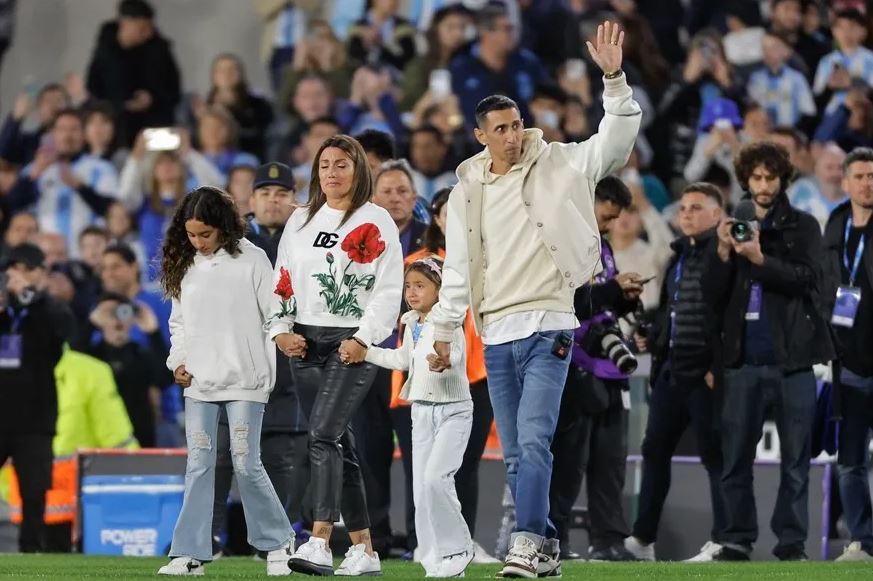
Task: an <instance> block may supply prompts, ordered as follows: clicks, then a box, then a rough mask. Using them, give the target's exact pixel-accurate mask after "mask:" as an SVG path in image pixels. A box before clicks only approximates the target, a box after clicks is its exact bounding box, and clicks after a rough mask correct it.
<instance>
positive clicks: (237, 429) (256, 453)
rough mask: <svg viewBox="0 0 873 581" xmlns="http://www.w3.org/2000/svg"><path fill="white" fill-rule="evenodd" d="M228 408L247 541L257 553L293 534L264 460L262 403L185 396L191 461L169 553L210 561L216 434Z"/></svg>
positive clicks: (286, 540)
mask: <svg viewBox="0 0 873 581" xmlns="http://www.w3.org/2000/svg"><path fill="white" fill-rule="evenodd" d="M222 406H224V408H225V409H226V410H227V420H228V423H229V424H230V452H231V458H232V460H233V471H234V473H235V474H236V481H237V485H238V486H239V492H240V497H242V503H243V511H244V512H245V515H246V527H247V528H248V541H249V544H250V545H252V546H253V547H254V548H256V549H258V550H259V551H272V550H275V549H280V548H282V547H284V546H285V545H287V544H288V543H289V542H291V540H292V538H293V533H292V531H291V523H289V522H288V516H287V515H286V514H285V508H284V507H283V506H282V503H281V502H280V501H279V497H278V496H276V491H275V490H274V489H273V485H272V484H271V483H270V479H269V478H268V477H267V472H266V471H265V470H264V465H263V464H261V423H262V421H263V418H264V407H265V406H264V404H262V403H258V402H253V401H226V402H205V401H199V400H195V399H191V398H189V397H186V398H185V437H186V440H187V442H188V463H187V466H186V467H185V497H184V500H183V501H182V511H181V512H180V513H179V520H177V521H176V528H175V529H174V530H173V545H172V547H170V557H193V558H195V559H197V560H198V561H204V562H205V561H211V560H212V504H213V499H214V496H215V438H216V434H217V433H218V414H219V411H220V410H221V407H222Z"/></svg>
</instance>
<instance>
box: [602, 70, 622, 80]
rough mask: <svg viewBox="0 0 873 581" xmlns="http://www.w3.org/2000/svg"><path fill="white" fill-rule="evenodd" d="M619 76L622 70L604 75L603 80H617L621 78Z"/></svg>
mask: <svg viewBox="0 0 873 581" xmlns="http://www.w3.org/2000/svg"><path fill="white" fill-rule="evenodd" d="M621 74H622V70H621V69H618V70H615V71H612V72H611V73H604V74H603V78H604V79H617V78H618V77H620V76H621Z"/></svg>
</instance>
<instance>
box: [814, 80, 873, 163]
mask: <svg viewBox="0 0 873 581" xmlns="http://www.w3.org/2000/svg"><path fill="white" fill-rule="evenodd" d="M813 140H814V141H815V142H816V143H827V142H829V141H833V142H835V143H836V144H837V145H839V146H840V147H841V148H843V150H844V151H851V150H852V149H854V148H856V147H869V146H870V145H873V103H871V101H870V96H869V92H868V90H867V88H866V87H853V88H851V89H849V91H848V92H847V93H846V99H845V101H843V102H842V103H841V104H840V105H839V106H838V107H837V108H836V109H835V110H834V111H831V112H829V113H826V114H825V115H824V118H823V119H822V120H821V124H820V125H819V126H818V129H816V131H815V135H814V136H813Z"/></svg>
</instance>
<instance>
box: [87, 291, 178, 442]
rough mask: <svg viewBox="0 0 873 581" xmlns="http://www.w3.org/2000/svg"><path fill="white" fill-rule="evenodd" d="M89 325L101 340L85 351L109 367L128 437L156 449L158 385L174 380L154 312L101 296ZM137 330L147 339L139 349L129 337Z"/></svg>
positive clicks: (114, 296) (116, 297)
mask: <svg viewBox="0 0 873 581" xmlns="http://www.w3.org/2000/svg"><path fill="white" fill-rule="evenodd" d="M90 321H91V324H93V325H94V327H95V328H96V329H97V330H99V331H100V341H99V342H98V343H97V344H96V345H94V346H91V347H89V348H88V353H89V354H90V355H92V356H94V357H96V358H97V359H100V360H101V361H104V362H106V363H108V364H109V366H110V367H112V374H113V375H114V377H115V383H116V384H117V386H118V393H119V395H120V396H121V399H122V400H123V401H124V406H125V407H126V408H127V414H128V415H129V416H130V421H131V423H132V424H133V435H134V437H135V438H136V440H137V441H138V442H139V444H140V446H142V447H143V448H153V447H155V426H156V418H160V416H161V387H164V386H167V385H169V384H171V383H172V382H173V380H172V378H171V377H170V376H169V374H168V373H167V370H166V369H165V367H164V365H163V362H164V361H165V360H166V359H167V353H168V347H167V344H166V343H165V342H164V337H163V335H162V334H161V328H160V326H159V325H158V319H157V317H156V316H155V313H154V311H152V310H151V308H149V306H148V305H146V304H145V303H140V302H134V301H131V300H130V299H129V298H127V297H126V296H124V295H122V294H119V293H113V292H104V293H103V294H102V295H101V296H100V297H99V298H98V299H97V307H96V308H95V309H94V310H93V311H92V312H91V315H90ZM134 325H135V326H136V327H138V328H139V329H140V330H141V331H142V333H143V334H144V335H145V337H146V339H147V343H146V344H145V345H142V344H140V343H138V342H136V341H134V340H132V339H131V336H130V334H131V329H132V328H133V327H134Z"/></svg>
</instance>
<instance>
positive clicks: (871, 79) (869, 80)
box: [812, 10, 873, 114]
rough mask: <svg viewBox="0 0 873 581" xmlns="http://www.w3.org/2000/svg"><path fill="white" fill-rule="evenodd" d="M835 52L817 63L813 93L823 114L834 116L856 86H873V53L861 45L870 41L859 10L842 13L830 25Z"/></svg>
mask: <svg viewBox="0 0 873 581" xmlns="http://www.w3.org/2000/svg"><path fill="white" fill-rule="evenodd" d="M831 32H832V33H833V35H834V43H835V44H836V49H835V50H834V51H833V52H831V53H830V54H828V55H826V56H825V57H824V58H822V59H821V61H819V63H818V68H816V71H815V80H814V81H813V85H812V88H813V91H815V94H816V96H817V97H818V99H819V104H820V105H821V109H822V110H824V112H825V113H826V114H827V113H832V112H833V111H835V110H836V108H837V107H838V106H839V105H840V104H841V103H843V101H844V100H845V98H846V93H847V91H848V89H850V88H851V87H852V86H854V85H853V84H860V85H861V86H866V87H868V88H869V87H873V51H870V49H868V48H865V47H864V46H862V44H863V42H864V40H866V38H867V20H866V19H865V18H864V16H863V15H862V14H861V13H860V12H858V11H857V10H841V11H840V12H837V13H836V15H835V16H834V19H833V23H832V25H831Z"/></svg>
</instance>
